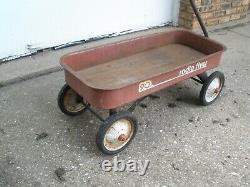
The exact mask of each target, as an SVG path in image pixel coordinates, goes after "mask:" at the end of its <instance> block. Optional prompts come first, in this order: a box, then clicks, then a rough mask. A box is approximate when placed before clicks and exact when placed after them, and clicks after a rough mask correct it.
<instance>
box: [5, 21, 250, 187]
mask: <svg viewBox="0 0 250 187" xmlns="http://www.w3.org/2000/svg"><path fill="white" fill-rule="evenodd" d="M249 31H250V24H246V25H242V26H240V27H235V28H231V29H224V30H217V31H214V32H212V33H210V34H211V37H212V38H214V39H216V40H218V41H220V42H222V43H224V44H225V45H226V46H227V48H228V50H227V51H226V52H225V54H224V57H223V59H222V63H221V66H220V67H219V68H218V69H219V70H220V71H223V72H224V73H225V76H226V87H225V88H224V90H223V93H222V96H221V98H219V99H218V100H217V101H216V102H215V103H214V104H213V105H211V106H208V107H201V106H199V105H198V104H197V98H198V94H199V91H200V88H201V87H200V85H197V84H196V83H194V82H193V81H191V80H189V81H186V82H183V83H180V84H178V85H176V86H174V87H172V88H170V89H166V90H163V91H161V92H160V93H158V94H157V95H158V96H160V99H147V100H146V101H145V102H144V104H145V106H147V107H146V108H145V107H143V108H142V107H138V108H137V109H136V110H135V112H134V115H135V116H136V117H137V118H138V121H139V123H140V125H139V131H138V134H137V136H136V137H135V139H134V141H133V142H132V144H131V145H130V146H129V148H128V149H126V150H125V151H124V152H122V153H121V154H119V155H118V157H119V159H122V160H125V161H128V160H130V159H134V160H150V164H149V169H148V171H147V173H146V175H145V176H139V174H137V173H129V172H104V171H102V170H101V168H100V163H101V162H102V161H103V160H105V159H110V160H112V159H113V157H112V156H104V155H102V154H100V152H99V151H98V149H97V147H96V145H95V134H96V132H97V130H98V127H99V125H100V122H99V121H98V120H97V119H96V118H94V116H92V115H91V114H90V113H86V114H83V115H81V116H78V117H74V118H71V117H67V116H65V115H64V114H62V113H61V112H60V110H59V109H58V107H57V102H56V99H57V94H58V92H59V89H60V88H61V87H62V85H63V84H64V75H63V73H62V72H57V73H52V74H50V75H47V76H41V77H38V78H35V79H31V80H27V81H24V82H20V83H18V84H12V85H9V86H6V87H3V88H0V153H1V154H0V186H249V185H250V138H249V135H250V125H249V121H250V84H249V82H250V76H249V70H250V50H249V49H250V32H249ZM58 56H60V54H58ZM32 58H33V57H32ZM35 58H38V57H35ZM54 58H55V60H57V59H56V58H57V57H54ZM22 60H23V59H22ZM6 65H7V64H6ZM2 67H3V65H1V66H0V70H1V68H2ZM17 67H18V65H17ZM1 71H3V72H6V71H7V70H1ZM3 72H1V74H2V73H3ZM169 103H175V104H176V107H169V106H174V105H169ZM99 112H100V113H101V114H102V115H107V113H106V112H105V111H99ZM42 133H44V134H43V135H42V136H40V139H39V140H37V137H38V135H39V134H40V135H41V134H42ZM46 135H47V136H46ZM59 171H60V172H59ZM58 173H59V175H62V177H63V179H65V180H60V178H58Z"/></svg>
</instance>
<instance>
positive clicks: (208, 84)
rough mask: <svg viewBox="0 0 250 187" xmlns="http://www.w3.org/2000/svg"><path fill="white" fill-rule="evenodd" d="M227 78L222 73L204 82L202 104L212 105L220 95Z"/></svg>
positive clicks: (214, 74) (215, 73)
mask: <svg viewBox="0 0 250 187" xmlns="http://www.w3.org/2000/svg"><path fill="white" fill-rule="evenodd" d="M224 82H225V77H224V74H223V73H222V72H219V71H216V72H214V73H212V74H211V75H210V76H209V77H208V78H207V79H206V80H205V82H204V84H203V86H202V88H201V92H200V102H201V104H202V105H204V106H207V105H210V104H212V103H213V102H214V101H215V100H216V99H217V98H218V97H219V95H220V93H221V91H222V88H223V86H224Z"/></svg>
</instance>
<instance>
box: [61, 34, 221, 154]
mask: <svg viewBox="0 0 250 187" xmlns="http://www.w3.org/2000/svg"><path fill="white" fill-rule="evenodd" d="M223 51H224V46H223V45H221V44H219V43H217V42H215V41H213V40H210V39H208V38H205V37H203V36H200V35H197V34H194V33H192V32H190V31H186V30H175V31H169V32H164V33H159V34H153V35H149V36H144V37H139V38H133V39H130V40H126V41H122V42H119V43H113V44H108V45H104V46H100V47H95V48H92V49H88V50H84V51H80V52H75V53H70V54H67V55H65V56H63V57H62V58H61V65H62V66H63V67H64V71H65V79H66V82H67V84H66V85H65V86H64V87H63V88H62V90H61V91H60V93H59V97H58V104H59V107H60V109H61V110H62V111H63V112H64V113H65V114H68V115H71V116H74V115H78V114H80V113H82V112H83V111H85V110H86V109H88V110H90V111H91V112H93V113H94V114H95V115H96V116H97V117H98V118H99V119H100V120H101V121H103V124H102V126H101V127H100V129H99V132H98V134H97V145H98V147H99V148H100V150H101V151H102V152H104V153H106V154H114V153H118V152H119V151H121V150H122V149H124V148H125V147H126V146H127V145H128V144H129V142H130V141H131V140H132V138H133V137H134V135H135V133H136V130H137V124H136V119H135V118H134V117H133V115H132V113H131V112H132V110H133V109H134V107H135V105H136V104H134V105H132V107H131V108H130V109H129V110H128V111H126V112H118V108H119V107H121V106H123V105H125V104H127V103H131V102H133V101H138V100H139V101H140V100H141V99H143V98H145V97H146V96H149V95H150V94H152V93H155V92H157V91H159V90H162V89H164V88H166V87H169V86H171V85H174V84H176V83H178V82H180V81H183V80H186V79H189V78H193V79H194V80H196V81H198V82H199V83H202V84H203V87H202V89H201V92H200V101H201V104H203V105H208V104H211V103H212V102H214V101H215V99H216V98H217V97H218V96H219V94H220V92H221V90H222V87H223V84H224V75H223V74H222V73H221V72H218V71H217V72H214V73H212V74H211V75H210V76H207V75H206V71H208V70H210V69H213V68H215V67H217V66H218V64H219V62H220V59H221V55H222V52H223ZM195 76H198V78H199V79H197V78H194V77H195ZM90 106H94V107H97V108H101V109H108V110H110V115H109V117H108V118H107V119H105V120H104V119H102V118H101V117H100V116H99V115H98V114H97V113H96V112H94V111H93V110H92V109H91V108H90Z"/></svg>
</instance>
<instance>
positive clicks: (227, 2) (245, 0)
mask: <svg viewBox="0 0 250 187" xmlns="http://www.w3.org/2000/svg"><path fill="white" fill-rule="evenodd" d="M249 2H250V0H195V3H196V6H197V8H198V10H199V12H200V14H201V16H202V18H203V20H204V23H205V24H206V25H207V26H213V25H219V24H223V23H227V22H230V21H235V20H240V19H243V18H245V17H246V14H247V9H248V5H249ZM179 25H180V26H184V27H186V28H189V29H195V28H197V27H199V23H198V21H197V18H196V17H195V15H194V13H193V10H192V7H191V5H190V3H189V0H181V4H180V15H179Z"/></svg>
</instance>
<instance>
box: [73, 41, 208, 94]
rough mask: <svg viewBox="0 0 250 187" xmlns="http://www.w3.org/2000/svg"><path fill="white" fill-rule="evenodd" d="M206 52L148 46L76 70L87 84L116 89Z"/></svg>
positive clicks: (202, 55) (173, 45)
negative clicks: (144, 49)
mask: <svg viewBox="0 0 250 187" xmlns="http://www.w3.org/2000/svg"><path fill="white" fill-rule="evenodd" d="M204 56H206V54H204V53H201V52H199V51H197V50H195V49H192V48H190V47H188V46H185V45H181V44H170V45H167V46H163V47H159V48H155V49H150V50H146V51H144V52H141V53H137V54H135V55H132V56H128V57H124V58H120V59H117V60H113V61H110V62H106V63H104V64H99V65H96V66H92V67H89V68H86V69H82V70H81V69H80V70H78V71H76V72H75V74H76V76H77V77H78V78H79V79H80V80H81V81H82V82H84V83H85V84H87V85H88V86H90V87H93V88H96V89H103V90H113V89H119V88H122V87H125V86H128V85H130V84H133V83H136V82H140V81H143V80H145V79H148V78H151V77H154V76H158V75H160V74H163V73H166V72H169V71H172V70H174V69H176V68H177V67H179V66H181V65H184V64H186V63H188V62H192V61H196V60H198V59H200V58H202V57H204Z"/></svg>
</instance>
